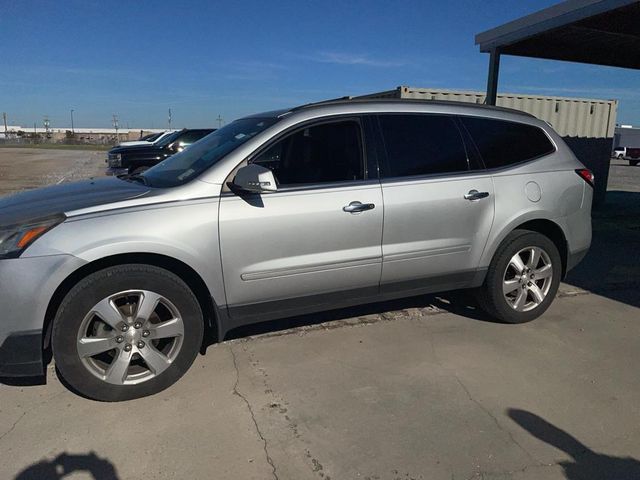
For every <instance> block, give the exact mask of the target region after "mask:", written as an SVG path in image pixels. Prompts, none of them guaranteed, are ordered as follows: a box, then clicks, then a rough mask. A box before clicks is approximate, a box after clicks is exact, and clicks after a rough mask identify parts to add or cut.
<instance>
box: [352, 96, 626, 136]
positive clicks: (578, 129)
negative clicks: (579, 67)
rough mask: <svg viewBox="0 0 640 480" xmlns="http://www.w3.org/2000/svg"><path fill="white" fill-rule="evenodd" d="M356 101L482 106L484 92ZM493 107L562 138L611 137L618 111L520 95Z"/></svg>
mask: <svg viewBox="0 0 640 480" xmlns="http://www.w3.org/2000/svg"><path fill="white" fill-rule="evenodd" d="M357 98H414V99H422V100H448V101H455V102H467V103H484V102H485V98H486V94H485V93H484V92H474V91H464V90H440V89H433V88H415V87H404V86H402V87H398V88H396V89H394V90H387V91H385V92H378V93H372V94H369V95H363V96H361V97H357ZM496 104H497V105H498V106H500V107H507V108H513V109H516V110H522V111H523V112H527V113H530V114H532V115H534V116H535V117H537V118H539V119H541V120H544V121H546V122H549V123H550V124H551V125H552V126H553V128H554V129H555V131H556V132H558V133H559V134H560V135H562V136H563V137H585V138H613V135H614V131H615V126H616V114H617V111H618V101H617V100H599V99H593V98H571V97H548V96H542V95H528V94H520V93H502V94H498V98H497V102H496Z"/></svg>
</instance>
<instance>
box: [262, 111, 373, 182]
mask: <svg viewBox="0 0 640 480" xmlns="http://www.w3.org/2000/svg"><path fill="white" fill-rule="evenodd" d="M361 138H362V136H361V134H360V125H359V123H358V122H356V121H354V120H345V121H340V122H333V123H325V124H321V125H314V126H309V127H306V128H302V129H300V130H298V131H296V132H294V133H291V134H289V135H287V136H285V137H284V138H282V139H281V140H279V141H277V142H276V143H275V144H273V145H272V146H271V147H269V148H268V149H267V150H265V151H264V152H262V153H261V154H259V155H258V156H257V157H256V158H255V159H253V160H252V162H251V163H256V164H259V165H262V166H263V167H266V168H268V169H270V170H271V171H273V174H274V176H275V178H276V180H277V181H278V184H279V186H280V187H283V186H296V185H305V184H322V183H334V182H345V181H354V180H362V179H363V178H364V167H363V166H364V161H363V155H362V139H361Z"/></svg>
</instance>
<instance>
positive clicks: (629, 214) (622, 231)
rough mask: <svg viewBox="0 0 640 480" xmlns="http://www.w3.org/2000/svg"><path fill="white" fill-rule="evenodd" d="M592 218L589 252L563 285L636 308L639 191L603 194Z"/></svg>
mask: <svg viewBox="0 0 640 480" xmlns="http://www.w3.org/2000/svg"><path fill="white" fill-rule="evenodd" d="M592 219H593V240H592V242H591V248H590V249H589V253H588V254H587V256H586V257H585V259H584V260H583V261H582V262H581V263H580V264H579V265H578V266H577V267H576V268H575V269H573V270H572V271H571V272H569V274H568V275H567V278H566V279H565V282H566V283H568V284H570V285H574V286H576V287H579V288H582V289H584V290H587V291H589V292H593V293H596V294H598V295H601V296H603V297H607V298H611V299H613V300H617V301H619V302H622V303H626V304H628V305H632V306H634V307H640V294H638V288H639V287H640V192H625V191H609V192H607V197H606V200H605V202H604V204H603V205H601V206H600V207H598V208H597V209H595V210H594V211H593V214H592Z"/></svg>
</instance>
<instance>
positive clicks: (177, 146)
mask: <svg viewBox="0 0 640 480" xmlns="http://www.w3.org/2000/svg"><path fill="white" fill-rule="evenodd" d="M169 149H170V150H171V151H172V152H173V153H178V152H181V151H182V150H184V145H182V143H180V142H177V141H176V142H173V143H172V144H171V145H169Z"/></svg>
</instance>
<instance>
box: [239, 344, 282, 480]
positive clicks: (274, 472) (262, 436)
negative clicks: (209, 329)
mask: <svg viewBox="0 0 640 480" xmlns="http://www.w3.org/2000/svg"><path fill="white" fill-rule="evenodd" d="M229 352H231V357H232V358H233V368H235V370H236V383H235V384H234V385H233V394H234V395H237V396H238V397H240V398H241V399H242V400H243V401H244V403H245V404H246V405H247V409H248V410H249V414H250V415H251V420H253V425H254V426H255V428H256V433H257V434H258V437H259V438H260V440H261V441H262V448H263V450H264V454H265V457H266V458H267V463H268V464H269V465H270V466H271V470H272V472H271V473H272V475H273V478H275V480H279V478H278V474H277V472H276V465H275V464H274V463H273V459H272V458H271V455H269V450H268V448H267V439H266V438H264V435H263V434H262V431H260V427H259V426H258V421H257V420H256V416H255V414H254V412H253V407H251V403H249V400H248V399H247V397H245V396H244V395H243V394H242V393H240V391H239V390H238V384H239V383H240V370H238V363H237V361H236V352H234V351H233V348H232V347H231V345H229Z"/></svg>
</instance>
